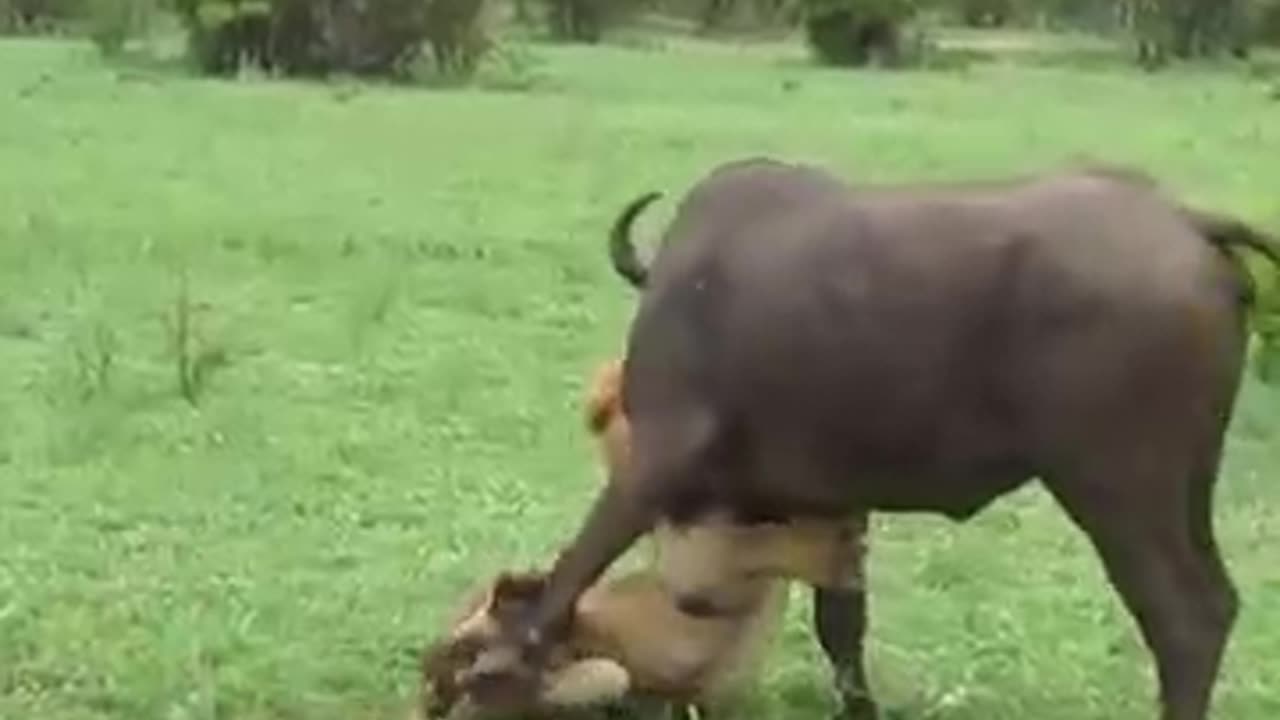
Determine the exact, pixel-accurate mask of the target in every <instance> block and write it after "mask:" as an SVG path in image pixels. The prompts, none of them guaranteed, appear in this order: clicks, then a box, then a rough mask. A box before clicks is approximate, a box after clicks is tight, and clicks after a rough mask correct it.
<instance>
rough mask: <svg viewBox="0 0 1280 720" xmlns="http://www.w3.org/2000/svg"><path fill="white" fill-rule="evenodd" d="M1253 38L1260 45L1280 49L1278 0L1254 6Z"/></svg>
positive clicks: (1279, 4) (1268, 0)
mask: <svg viewBox="0 0 1280 720" xmlns="http://www.w3.org/2000/svg"><path fill="white" fill-rule="evenodd" d="M1252 25H1253V37H1254V40H1255V42H1257V43H1258V44H1260V45H1270V46H1271V47H1280V0H1267V1H1266V2H1259V3H1257V4H1256V5H1255V6H1254V17H1253V18H1252Z"/></svg>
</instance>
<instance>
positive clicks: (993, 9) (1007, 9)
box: [959, 0, 1014, 27]
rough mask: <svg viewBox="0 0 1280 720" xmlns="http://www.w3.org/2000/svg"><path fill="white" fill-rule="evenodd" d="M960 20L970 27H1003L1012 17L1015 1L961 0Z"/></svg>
mask: <svg viewBox="0 0 1280 720" xmlns="http://www.w3.org/2000/svg"><path fill="white" fill-rule="evenodd" d="M959 11H960V19H961V20H963V21H964V24H965V25H968V26H970V27H1002V26H1003V25H1004V24H1005V23H1006V22H1008V21H1009V18H1010V17H1012V15H1013V11H1014V7H1013V0H960V7H959Z"/></svg>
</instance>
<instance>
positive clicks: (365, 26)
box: [0, 0, 1280, 77]
mask: <svg viewBox="0 0 1280 720" xmlns="http://www.w3.org/2000/svg"><path fill="white" fill-rule="evenodd" d="M642 13H650V14H652V13H660V14H665V15H670V16H677V17H680V18H683V19H685V20H687V21H688V22H690V23H692V24H693V26H694V27H695V28H696V29H697V31H698V32H701V33H707V34H712V33H716V32H731V31H735V30H744V29H749V30H774V31H791V30H795V29H799V30H801V31H802V32H803V34H804V36H805V37H806V39H807V41H808V43H809V47H810V48H811V50H812V52H813V55H814V56H815V58H816V59H817V60H819V61H820V62H823V63H827V64H832V65H844V66H863V65H868V64H879V65H886V66H894V65H903V64H909V63H911V62H912V60H913V56H912V52H913V48H912V46H911V44H910V42H908V40H907V36H906V31H907V29H908V28H910V27H912V25H913V23H914V21H916V20H917V19H919V18H920V17H922V16H926V15H928V16H933V17H938V16H941V17H942V18H943V19H944V20H945V21H947V22H953V23H959V24H964V25H969V26H974V27H1002V26H1038V27H1050V28H1055V27H1056V28H1078V29H1084V30H1089V31H1096V32H1107V33H1113V34H1116V35H1118V36H1119V37H1122V38H1125V39H1126V40H1127V41H1129V42H1130V43H1131V46H1132V47H1133V51H1134V54H1133V57H1134V59H1135V61H1137V62H1140V63H1142V64H1143V65H1144V66H1146V67H1148V68H1156V67H1160V66H1162V65H1164V64H1167V63H1168V62H1170V61H1172V60H1176V59H1194V58H1203V57H1212V56H1215V55H1221V54H1225V53H1231V54H1234V55H1236V56H1246V55H1247V54H1248V53H1249V52H1250V49H1251V48H1253V47H1255V46H1257V45H1260V44H1273V45H1280V0H0V32H8V33H41V32H84V33H85V34H88V35H89V36H91V37H92V38H93V39H94V41H95V42H97V43H98V45H99V46H100V47H101V48H102V49H103V50H104V51H105V52H114V51H118V50H119V49H120V48H121V47H123V46H124V44H125V43H126V42H127V41H128V40H129V39H130V37H132V36H134V35H137V34H139V33H141V32H144V31H145V30H146V28H147V27H148V26H149V25H150V23H152V22H153V21H154V19H155V18H156V17H157V16H164V17H172V18H176V19H177V20H178V21H179V23H180V25H181V27H182V29H183V31H184V32H185V34H186V38H187V48H188V51H189V53H188V54H189V56H190V57H191V59H192V61H193V62H194V63H195V65H196V66H197V67H198V68H199V69H200V70H201V71H202V72H205V73H208V74H229V73H234V72H236V71H237V70H239V69H241V68H243V67H245V66H253V67H257V68H260V69H262V70H265V71H268V72H278V73H281V74H285V75H292V76H324V75H327V74H330V73H334V72H343V73H351V74H356V75H370V76H390V77H395V76H402V75H404V74H406V73H407V72H408V71H409V68H410V67H412V66H413V65H414V64H415V63H418V62H419V61H420V60H423V59H425V60H428V61H429V62H430V64H431V66H432V67H433V68H434V70H435V71H436V72H438V73H440V74H442V75H450V76H460V77H465V76H467V75H469V74H470V73H471V72H473V71H474V70H475V68H476V65H477V63H478V62H479V61H480V60H481V59H482V58H483V57H484V55H485V53H487V52H488V51H489V50H491V49H492V48H493V47H494V45H495V42H496V40H495V33H494V28H495V27H496V26H497V25H500V24H502V23H504V22H514V23H515V24H517V25H520V26H523V27H525V28H529V29H534V30H537V31H540V32H543V33H545V35H546V36H547V37H548V38H550V39H553V40H556V41H560V42H574V43H596V42H600V41H601V40H602V39H603V38H604V37H605V36H606V35H607V34H608V33H609V32H610V31H611V30H613V29H616V28H618V27H621V26H624V25H626V24H627V23H629V22H631V21H632V20H633V19H634V18H636V17H637V16H638V15H639V14H642Z"/></svg>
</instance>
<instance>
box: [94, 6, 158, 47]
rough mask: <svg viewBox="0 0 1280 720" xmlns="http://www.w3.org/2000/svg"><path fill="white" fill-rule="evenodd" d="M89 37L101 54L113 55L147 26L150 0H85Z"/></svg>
mask: <svg viewBox="0 0 1280 720" xmlns="http://www.w3.org/2000/svg"><path fill="white" fill-rule="evenodd" d="M86 10H87V12H88V17H87V20H88V31H89V38H90V39H91V40H93V43H94V44H95V45H97V46H98V50H100V51H101V52H102V54H103V55H108V56H109V55H115V54H116V53H118V52H120V51H121V50H123V49H124V46H125V43H127V42H128V41H129V40H130V39H132V38H133V37H136V36H137V35H139V34H140V33H143V32H145V31H146V30H147V28H148V26H149V23H150V19H151V15H152V12H153V11H154V10H155V7H154V5H153V0H89V1H88V7H87V8H86Z"/></svg>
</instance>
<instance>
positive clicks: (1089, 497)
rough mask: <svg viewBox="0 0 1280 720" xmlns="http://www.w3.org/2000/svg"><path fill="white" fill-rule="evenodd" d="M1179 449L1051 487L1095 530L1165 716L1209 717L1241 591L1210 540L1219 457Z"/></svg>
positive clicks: (1183, 719) (1170, 719) (1092, 535)
mask: <svg viewBox="0 0 1280 720" xmlns="http://www.w3.org/2000/svg"><path fill="white" fill-rule="evenodd" d="M1157 447H1158V446H1157ZM1176 455H1177V453H1169V456H1167V457H1168V459H1167V460H1165V461H1164V462H1161V461H1160V460H1156V459H1154V458H1151V457H1147V458H1145V462H1133V463H1123V464H1122V465H1127V467H1115V468H1113V469H1111V470H1110V471H1107V472H1095V473H1093V474H1091V475H1089V476H1077V477H1071V478H1063V482H1060V483H1052V484H1050V489H1051V490H1052V491H1053V492H1054V495H1055V496H1056V497H1057V499H1058V501H1059V502H1060V503H1061V504H1062V505H1063V507H1064V508H1065V509H1066V511H1067V512H1068V514H1069V515H1070V516H1071V517H1072V519H1073V520H1074V521H1075V522H1076V524H1077V525H1079V526H1080V528H1081V529H1082V530H1083V531H1084V532H1085V533H1086V534H1087V535H1088V536H1089V539H1090V540H1091V541H1092V543H1093V545H1094V547H1095V548H1096V550H1097V552H1098V554H1099V556H1100V557H1101V558H1102V562H1103V564H1104V566H1105V568H1106V572H1107V576H1108V577H1109V579H1110V580H1111V584H1112V585H1113V586H1114V587H1115V588H1116V591H1117V592H1118V593H1119V594H1120V596H1121V598H1122V599H1123V601H1124V603H1125V605H1126V607H1127V608H1128V610H1129V612H1130V614H1131V615H1132V616H1133V617H1134V619H1135V620H1136V621H1137V624H1138V627H1139V629H1140V630H1141V632H1142V636H1143V639H1144V640H1145V641H1146V643H1147V646H1148V647H1149V648H1150V650H1151V652H1152V654H1153V655H1154V657H1155V663H1156V674H1157V677H1158V681H1159V694H1160V705H1161V711H1162V713H1161V718H1162V719H1163V720H1205V718H1206V717H1207V716H1208V710H1209V704H1210V700H1211V698H1212V694H1213V685H1214V683H1215V681H1216V679H1217V674H1218V668H1219V665H1220V662H1221V659H1222V653H1223V650H1224V648H1225V646H1226V642H1227V637H1228V635H1229V634H1230V632H1231V627H1232V625H1233V623H1234V621H1235V615H1236V608H1237V604H1236V594H1235V589H1234V588H1233V586H1232V584H1231V580H1230V578H1229V577H1228V576H1227V571H1226V568H1225V566H1224V565H1223V563H1222V559H1221V556H1220V555H1219V554H1218V550H1217V547H1216V543H1214V542H1213V539H1212V538H1213V536H1212V528H1211V523H1210V517H1209V516H1210V514H1211V511H1212V503H1211V502H1209V500H1210V497H1209V496H1210V494H1211V490H1212V485H1213V477H1214V475H1216V462H1213V463H1205V464H1203V465H1201V466H1199V467H1198V468H1197V467H1196V465H1195V464H1194V463H1185V464H1184V463H1182V462H1180V461H1178V460H1176V459H1174V458H1176ZM1170 456H1171V457H1170ZM1169 460H1173V462H1172V463H1171V462H1169Z"/></svg>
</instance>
